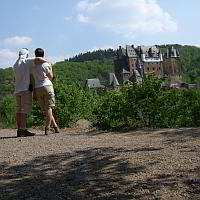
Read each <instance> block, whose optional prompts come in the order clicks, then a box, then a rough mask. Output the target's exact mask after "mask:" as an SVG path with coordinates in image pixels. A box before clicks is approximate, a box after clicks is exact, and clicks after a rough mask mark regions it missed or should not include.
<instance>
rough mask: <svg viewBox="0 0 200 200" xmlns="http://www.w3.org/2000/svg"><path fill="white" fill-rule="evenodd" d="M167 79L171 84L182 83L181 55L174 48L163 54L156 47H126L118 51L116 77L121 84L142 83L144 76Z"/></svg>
mask: <svg viewBox="0 0 200 200" xmlns="http://www.w3.org/2000/svg"><path fill="white" fill-rule="evenodd" d="M150 73H153V74H155V75H156V76H158V77H166V78H167V79H168V81H169V83H170V84H172V83H180V82H182V70H181V63H180V54H179V52H178V50H177V49H175V48H174V47H173V46H171V47H169V48H168V49H167V52H166V53H164V54H163V53H162V52H161V50H160V49H159V48H158V47H156V46H138V47H134V45H126V48H122V47H121V46H120V47H119V49H118V50H117V56H116V59H115V75H116V77H117V80H118V81H119V84H125V83H127V82H140V81H141V80H142V78H143V76H144V74H150Z"/></svg>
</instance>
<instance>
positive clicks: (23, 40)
mask: <svg viewBox="0 0 200 200" xmlns="http://www.w3.org/2000/svg"><path fill="white" fill-rule="evenodd" d="M4 43H5V45H10V46H25V45H29V44H31V43H32V38H30V37H26V36H14V37H11V38H6V39H5V41H4Z"/></svg>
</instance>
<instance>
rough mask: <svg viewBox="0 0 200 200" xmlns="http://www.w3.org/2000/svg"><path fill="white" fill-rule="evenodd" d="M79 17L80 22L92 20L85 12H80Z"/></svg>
mask: <svg viewBox="0 0 200 200" xmlns="http://www.w3.org/2000/svg"><path fill="white" fill-rule="evenodd" d="M77 19H78V21H79V22H83V23H89V22H90V21H92V20H90V18H89V17H86V16H84V15H83V14H78V16H77Z"/></svg>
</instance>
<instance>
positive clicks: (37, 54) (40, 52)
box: [35, 48, 44, 57]
mask: <svg viewBox="0 0 200 200" xmlns="http://www.w3.org/2000/svg"><path fill="white" fill-rule="evenodd" d="M35 57H44V50H43V49H42V48H37V49H36V50H35Z"/></svg>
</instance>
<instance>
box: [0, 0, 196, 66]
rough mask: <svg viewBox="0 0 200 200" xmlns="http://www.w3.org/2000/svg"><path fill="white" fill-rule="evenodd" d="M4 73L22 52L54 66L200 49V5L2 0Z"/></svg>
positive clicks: (166, 0)
mask: <svg viewBox="0 0 200 200" xmlns="http://www.w3.org/2000/svg"><path fill="white" fill-rule="evenodd" d="M1 1H2V2H1V7H0V68H6V67H12V66H13V64H14V62H15V60H16V59H17V58H18V51H19V50H20V49H21V48H24V47H26V48H28V49H29V51H30V56H34V50H35V49H36V48H38V47H41V48H43V49H44V50H45V56H46V57H47V58H48V60H50V62H52V63H55V62H57V61H62V60H64V59H67V58H69V57H73V56H74V55H76V54H79V53H84V52H87V51H93V50H97V49H107V48H113V49H116V48H118V47H119V46H125V45H126V44H128V45H132V44H134V45H135V46H137V45H156V44H182V45H195V46H198V47H200V25H199V19H200V1H199V0H57V1H50V0H28V1H27V0H17V1H15V0H6V1H3V0H1Z"/></svg>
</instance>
